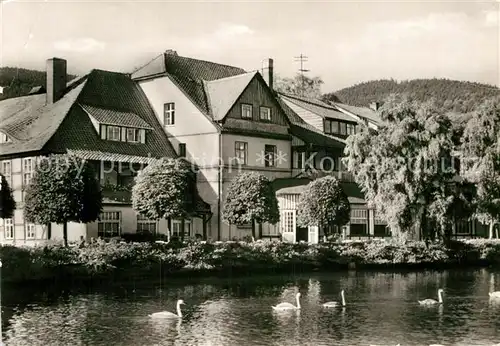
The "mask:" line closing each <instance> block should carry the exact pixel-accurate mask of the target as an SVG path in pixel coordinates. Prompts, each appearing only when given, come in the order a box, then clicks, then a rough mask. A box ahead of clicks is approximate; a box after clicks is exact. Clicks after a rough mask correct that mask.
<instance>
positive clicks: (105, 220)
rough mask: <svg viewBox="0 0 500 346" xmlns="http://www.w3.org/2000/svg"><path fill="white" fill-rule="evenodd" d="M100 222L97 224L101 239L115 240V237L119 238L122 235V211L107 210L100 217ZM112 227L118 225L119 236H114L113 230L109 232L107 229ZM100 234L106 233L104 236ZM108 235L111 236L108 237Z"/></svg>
mask: <svg viewBox="0 0 500 346" xmlns="http://www.w3.org/2000/svg"><path fill="white" fill-rule="evenodd" d="M99 219H100V220H99V221H98V222H97V234H98V236H99V237H101V238H103V239H106V238H114V237H119V236H121V234H122V227H121V225H122V212H121V211H115V210H113V211H112V210H105V211H103V212H102V213H101V215H99ZM101 225H102V226H101ZM112 225H117V229H118V234H114V232H112V231H111V230H110V231H108V230H107V229H106V228H110V227H112ZM101 227H102V229H103V230H102V231H100V228H101ZM99 233H104V234H102V235H101V234H99ZM107 233H109V234H110V235H109V236H108V235H107Z"/></svg>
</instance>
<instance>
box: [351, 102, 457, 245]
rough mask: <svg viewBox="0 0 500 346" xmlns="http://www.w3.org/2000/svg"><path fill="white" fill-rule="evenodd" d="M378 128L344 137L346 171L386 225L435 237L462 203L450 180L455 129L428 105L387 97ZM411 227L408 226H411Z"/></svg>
mask: <svg viewBox="0 0 500 346" xmlns="http://www.w3.org/2000/svg"><path fill="white" fill-rule="evenodd" d="M381 117H382V120H383V124H382V125H381V126H380V128H379V130H378V131H377V132H376V131H373V130H371V129H368V128H363V129H362V130H361V131H360V132H359V133H357V134H356V135H353V136H350V137H349V138H348V139H347V146H346V149H345V153H346V158H345V159H344V161H345V163H346V164H347V169H348V170H349V172H351V173H352V174H353V175H354V177H355V180H356V182H357V183H358V184H359V185H360V187H361V188H362V190H363V191H364V193H365V196H366V199H367V201H368V202H369V203H371V204H373V205H374V206H376V207H377V212H378V213H379V215H381V217H383V218H385V219H386V221H387V222H388V224H389V226H391V228H393V230H395V231H396V232H398V231H399V233H400V234H401V235H406V236H410V237H416V236H424V237H428V236H429V235H430V234H428V233H427V231H430V229H429V226H430V225H434V226H436V227H437V231H438V232H439V234H440V235H444V234H445V232H446V230H447V229H448V228H449V227H450V226H451V220H452V219H453V218H452V215H451V214H452V213H453V210H454V208H455V206H457V205H458V204H460V203H461V201H463V198H462V197H463V196H462V191H461V189H460V187H461V186H460V185H458V184H455V183H454V180H453V179H454V177H455V174H456V171H455V168H454V167H453V164H452V163H453V160H452V159H451V158H452V157H453V152H454V148H455V143H454V139H455V138H454V130H453V128H452V126H451V120H450V118H449V117H448V116H446V115H445V114H443V113H442V112H440V111H439V110H437V109H436V107H435V105H433V104H431V103H425V104H421V103H418V102H408V101H407V100H404V99H403V100H399V99H395V98H394V99H392V100H390V102H388V103H387V104H385V105H384V107H383V108H382V112H381ZM414 225H415V226H416V227H413V226H414Z"/></svg>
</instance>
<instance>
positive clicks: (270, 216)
mask: <svg viewBox="0 0 500 346" xmlns="http://www.w3.org/2000/svg"><path fill="white" fill-rule="evenodd" d="M222 218H223V220H224V221H225V222H227V223H229V224H233V225H243V224H248V223H251V224H252V236H253V237H255V223H256V222H257V223H262V222H269V223H271V224H276V223H278V221H279V219H280V214H279V208H278V200H277V199H276V194H275V191H274V189H273V187H272V185H271V182H270V181H269V180H268V179H267V178H266V177H265V176H264V175H262V174H259V173H254V172H250V173H242V174H239V175H238V176H237V177H236V178H235V179H234V180H233V181H232V182H231V184H230V185H229V187H228V191H227V194H226V198H225V202H224V210H223V213H222Z"/></svg>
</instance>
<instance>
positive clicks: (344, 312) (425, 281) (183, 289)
mask: <svg viewBox="0 0 500 346" xmlns="http://www.w3.org/2000/svg"><path fill="white" fill-rule="evenodd" d="M495 275H498V273H494V272H491V271H486V270H478V271H450V272H419V273H375V272H349V273H342V274H329V275H315V276H294V277H293V276H292V277H277V276H274V277H257V278H251V277H246V278H239V279H231V280H215V279H212V280H202V281H203V282H201V283H199V284H192V283H189V284H183V283H182V282H179V281H172V282H169V283H168V284H167V283H165V282H161V283H159V284H151V285H146V286H144V287H134V288H133V289H131V288H128V287H120V288H119V289H116V290H108V291H100V292H94V293H78V292H72V291H66V292H65V293H64V294H63V295H60V294H57V293H54V292H47V291H44V292H42V293H41V294H38V295H34V296H33V295H32V296H29V301H24V302H23V301H20V298H19V297H20V296H23V294H22V292H16V293H17V294H15V295H14V294H13V292H6V294H5V297H6V298H7V299H4V304H5V306H4V309H5V310H7V311H8V312H9V315H8V316H10V318H9V321H8V323H7V325H5V327H4V328H5V337H4V340H5V341H6V345H69V344H71V345H110V344H113V345H217V346H225V345H238V344H240V345H249V344H252V345H266V346H267V345H291V346H294V345H301V346H309V345H311V346H312V345H359V344H360V345H370V344H372V345H396V344H398V343H399V344H401V345H429V344H433V343H434V344H436V343H437V344H444V345H492V344H494V343H495V342H498V341H500V333H499V330H500V317H499V316H500V300H490V299H489V296H488V294H487V293H488V292H489V291H491V290H492V287H491V286H492V285H494V278H495ZM438 288H443V289H445V296H444V303H443V304H441V305H438V306H431V307H424V306H420V305H419V304H418V302H417V301H418V299H422V298H426V297H433V299H435V296H436V292H437V290H438ZM341 290H345V296H346V303H347V305H346V306H345V307H342V306H338V307H336V308H331V309H325V308H323V307H322V303H323V302H326V301H332V300H333V301H338V302H340V297H339V295H340V291H341ZM298 292H300V293H301V307H302V308H301V309H300V310H291V311H284V312H276V311H273V310H272V308H271V306H273V305H276V304H279V303H281V302H290V303H293V304H295V295H296V293H298ZM57 296H59V298H55V297H57ZM9 297H15V299H13V298H12V299H11V298H9ZM48 297H51V298H48ZM436 298H437V297H436ZM177 299H183V300H184V301H185V303H186V305H184V306H183V315H184V316H183V318H182V319H177V320H168V319H167V320H154V319H151V318H149V317H148V315H149V314H151V313H153V312H157V311H161V310H168V311H174V310H175V304H176V302H177Z"/></svg>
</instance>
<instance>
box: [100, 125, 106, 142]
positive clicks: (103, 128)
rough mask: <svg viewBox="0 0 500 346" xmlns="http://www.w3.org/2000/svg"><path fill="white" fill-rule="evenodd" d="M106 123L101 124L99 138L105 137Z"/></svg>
mask: <svg viewBox="0 0 500 346" xmlns="http://www.w3.org/2000/svg"><path fill="white" fill-rule="evenodd" d="M106 130H107V129H106V125H101V139H106Z"/></svg>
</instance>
